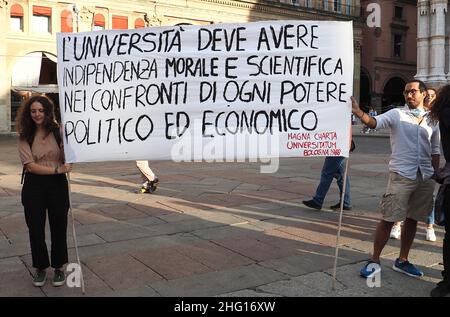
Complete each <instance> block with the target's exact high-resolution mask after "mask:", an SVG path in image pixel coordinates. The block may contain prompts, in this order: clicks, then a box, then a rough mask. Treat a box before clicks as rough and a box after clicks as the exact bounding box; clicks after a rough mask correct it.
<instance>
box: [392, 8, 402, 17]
mask: <svg viewBox="0 0 450 317" xmlns="http://www.w3.org/2000/svg"><path fill="white" fill-rule="evenodd" d="M394 18H396V19H400V20H401V19H403V7H398V6H395V7H394Z"/></svg>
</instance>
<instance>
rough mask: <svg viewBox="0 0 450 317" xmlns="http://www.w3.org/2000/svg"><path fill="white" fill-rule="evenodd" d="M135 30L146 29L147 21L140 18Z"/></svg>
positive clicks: (135, 22)
mask: <svg viewBox="0 0 450 317" xmlns="http://www.w3.org/2000/svg"><path fill="white" fill-rule="evenodd" d="M134 28H135V29H142V28H145V21H144V20H143V19H141V18H138V19H136V20H135V21H134Z"/></svg>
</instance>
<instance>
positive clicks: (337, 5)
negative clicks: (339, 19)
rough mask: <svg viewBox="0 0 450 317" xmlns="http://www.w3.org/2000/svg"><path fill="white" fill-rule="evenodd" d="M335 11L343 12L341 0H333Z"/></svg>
mask: <svg viewBox="0 0 450 317" xmlns="http://www.w3.org/2000/svg"><path fill="white" fill-rule="evenodd" d="M333 11H334V12H342V2H341V0H333Z"/></svg>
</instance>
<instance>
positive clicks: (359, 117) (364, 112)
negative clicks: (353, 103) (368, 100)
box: [358, 111, 367, 120]
mask: <svg viewBox="0 0 450 317" xmlns="http://www.w3.org/2000/svg"><path fill="white" fill-rule="evenodd" d="M366 114H367V113H365V112H364V111H363V115H362V116H361V117H358V118H359V120H361V119H362V118H363V117H364V115H366Z"/></svg>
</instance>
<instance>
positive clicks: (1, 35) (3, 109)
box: [0, 0, 11, 133]
mask: <svg viewBox="0 0 450 317" xmlns="http://www.w3.org/2000/svg"><path fill="white" fill-rule="evenodd" d="M8 5H10V3H9V1H7V0H0V21H7V23H5V22H2V23H0V43H1V44H0V74H2V75H1V76H0V133H6V132H10V130H11V118H10V117H11V96H10V95H11V87H10V82H11V80H10V79H11V74H10V73H9V72H8V66H7V65H8V59H9V58H8V56H7V53H8V51H7V48H6V34H8V33H9V17H8V12H9V11H8Z"/></svg>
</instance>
